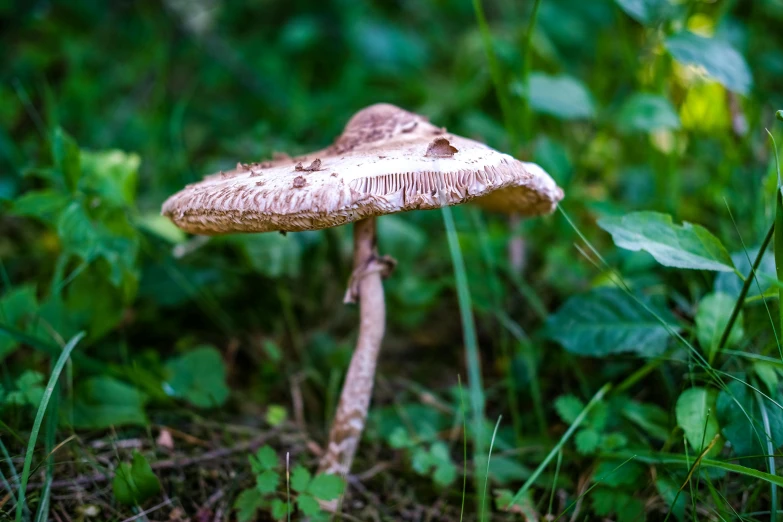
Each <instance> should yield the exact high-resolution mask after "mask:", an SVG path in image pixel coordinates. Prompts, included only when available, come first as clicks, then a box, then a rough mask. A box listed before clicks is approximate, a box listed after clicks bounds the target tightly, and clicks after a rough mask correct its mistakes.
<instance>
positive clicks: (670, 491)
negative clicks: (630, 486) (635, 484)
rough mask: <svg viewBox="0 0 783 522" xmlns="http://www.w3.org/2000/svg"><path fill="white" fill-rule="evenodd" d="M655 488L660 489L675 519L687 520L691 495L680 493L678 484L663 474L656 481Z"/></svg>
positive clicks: (659, 491)
mask: <svg viewBox="0 0 783 522" xmlns="http://www.w3.org/2000/svg"><path fill="white" fill-rule="evenodd" d="M655 487H656V488H658V493H660V495H661V498H662V499H663V501H664V502H665V503H666V507H667V510H669V511H671V513H672V514H673V515H674V518H676V519H677V520H685V508H686V506H687V505H688V500H689V497H690V495H688V493H687V492H686V491H680V486H679V485H678V484H676V483H675V482H674V481H673V480H672V479H670V478H669V477H665V476H663V475H661V474H659V475H658V478H657V479H655Z"/></svg>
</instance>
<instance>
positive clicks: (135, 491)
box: [112, 451, 160, 506]
mask: <svg viewBox="0 0 783 522" xmlns="http://www.w3.org/2000/svg"><path fill="white" fill-rule="evenodd" d="M112 489H113V491H114V496H115V498H116V499H117V500H118V501H119V502H121V503H123V504H126V505H129V506H133V505H139V504H142V503H144V501H146V500H147V499H149V498H151V497H153V496H155V495H157V494H158V492H159V491H160V482H159V481H158V477H156V476H155V473H153V471H152V467H151V466H150V464H149V462H147V459H145V458H144V456H143V455H142V454H141V453H139V452H138V451H134V452H133V460H132V463H131V464H128V463H127V462H123V463H122V464H120V465H119V466H118V468H117V473H116V474H115V475H114V479H113V480H112Z"/></svg>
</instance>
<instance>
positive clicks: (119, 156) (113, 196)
mask: <svg viewBox="0 0 783 522" xmlns="http://www.w3.org/2000/svg"><path fill="white" fill-rule="evenodd" d="M140 163H141V158H140V157H139V155H138V154H128V153H126V152H123V151H120V150H104V151H97V152H89V151H82V152H81V166H82V177H81V179H80V180H79V186H80V188H81V189H82V190H85V191H88V192H91V193H95V194H98V195H99V196H101V197H102V198H105V200H106V201H109V202H111V203H112V204H115V205H128V206H130V205H133V203H134V201H135V199H136V180H137V178H138V171H139V164H140Z"/></svg>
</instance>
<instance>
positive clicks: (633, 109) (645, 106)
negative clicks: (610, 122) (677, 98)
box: [617, 92, 680, 132]
mask: <svg viewBox="0 0 783 522" xmlns="http://www.w3.org/2000/svg"><path fill="white" fill-rule="evenodd" d="M617 126H618V127H619V128H620V130H622V131H624V132H653V131H657V130H671V129H679V128H680V117H679V116H678V115H677V111H676V110H675V109H674V107H673V106H672V104H671V102H670V101H669V100H667V99H666V98H664V97H663V96H659V95H657V94H649V93H643V92H639V93H636V94H634V95H633V96H631V97H630V98H629V99H628V100H627V101H626V102H625V104H624V105H623V108H622V109H621V110H620V116H619V119H618V121H617Z"/></svg>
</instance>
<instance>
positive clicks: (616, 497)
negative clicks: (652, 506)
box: [591, 488, 644, 522]
mask: <svg viewBox="0 0 783 522" xmlns="http://www.w3.org/2000/svg"><path fill="white" fill-rule="evenodd" d="M591 498H592V499H591V503H592V507H593V511H594V512H595V514H596V515H600V516H602V517H606V516H609V515H611V514H612V513H614V514H616V515H617V522H636V521H638V520H644V504H643V503H642V501H641V500H639V499H637V498H634V497H632V496H631V495H629V494H627V493H623V492H621V491H616V490H612V489H608V488H598V489H596V490H594V491H593V492H592V494H591Z"/></svg>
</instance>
